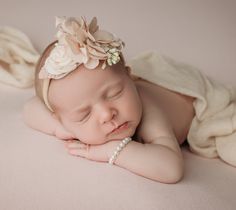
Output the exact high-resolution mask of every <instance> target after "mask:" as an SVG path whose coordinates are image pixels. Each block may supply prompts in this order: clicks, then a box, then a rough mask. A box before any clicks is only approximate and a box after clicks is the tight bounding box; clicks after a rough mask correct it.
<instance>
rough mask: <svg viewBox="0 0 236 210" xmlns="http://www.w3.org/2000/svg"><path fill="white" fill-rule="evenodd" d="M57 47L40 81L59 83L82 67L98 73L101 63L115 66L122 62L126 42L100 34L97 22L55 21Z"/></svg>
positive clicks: (47, 60)
mask: <svg viewBox="0 0 236 210" xmlns="http://www.w3.org/2000/svg"><path fill="white" fill-rule="evenodd" d="M56 28H57V33H56V38H57V40H58V43H57V45H56V46H55V48H54V49H53V50H52V52H51V54H50V55H49V57H48V58H47V59H46V62H45V64H44V66H43V67H42V69H41V71H40V73H39V78H41V79H42V78H54V79H60V78H62V77H64V76H65V75H67V74H68V73H70V72H71V71H73V70H75V69H76V68H77V67H78V66H79V65H81V64H83V65H84V66H85V67H86V68H88V69H95V68H96V67H97V66H98V65H99V61H104V62H103V64H102V68H103V69H104V68H105V67H106V64H108V65H113V64H116V63H117V62H119V61H120V57H119V54H120V52H121V49H122V48H123V47H124V42H122V41H121V40H120V39H118V38H116V37H115V36H114V35H113V34H111V33H109V32H107V31H103V30H99V27H98V25H97V18H96V17H94V18H93V19H92V20H91V22H90V23H89V24H87V22H86V20H85V18H84V17H81V18H74V17H68V18H67V17H56Z"/></svg>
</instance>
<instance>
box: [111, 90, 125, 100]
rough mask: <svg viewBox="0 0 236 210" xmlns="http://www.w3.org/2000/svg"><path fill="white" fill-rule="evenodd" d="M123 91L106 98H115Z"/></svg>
mask: <svg viewBox="0 0 236 210" xmlns="http://www.w3.org/2000/svg"><path fill="white" fill-rule="evenodd" d="M122 90H123V89H121V90H119V91H118V92H116V93H115V94H114V95H112V96H109V97H108V98H113V97H115V96H118V95H119V94H120V93H121V92H122Z"/></svg>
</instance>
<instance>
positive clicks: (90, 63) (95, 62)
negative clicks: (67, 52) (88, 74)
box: [84, 58, 99, 69]
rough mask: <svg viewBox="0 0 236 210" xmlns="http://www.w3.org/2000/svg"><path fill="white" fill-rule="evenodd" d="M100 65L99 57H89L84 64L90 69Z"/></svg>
mask: <svg viewBox="0 0 236 210" xmlns="http://www.w3.org/2000/svg"><path fill="white" fill-rule="evenodd" d="M98 65H99V60H98V59H91V58H90V59H89V60H88V62H87V63H85V64H84V66H85V67H86V68H88V69H95V68H96V67H97V66H98Z"/></svg>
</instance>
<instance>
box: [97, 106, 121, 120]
mask: <svg viewBox="0 0 236 210" xmlns="http://www.w3.org/2000/svg"><path fill="white" fill-rule="evenodd" d="M116 115H117V111H116V109H114V108H110V107H106V108H103V109H102V110H101V112H100V119H101V122H102V123H106V122H109V121H111V120H112V119H113V118H114V117H115V116H116Z"/></svg>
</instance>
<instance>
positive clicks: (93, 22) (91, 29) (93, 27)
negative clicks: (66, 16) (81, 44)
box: [89, 17, 99, 34]
mask: <svg viewBox="0 0 236 210" xmlns="http://www.w3.org/2000/svg"><path fill="white" fill-rule="evenodd" d="M98 29H99V27H98V25H97V18H96V17H94V18H93V19H92V20H91V22H90V24H89V32H90V33H91V34H94V33H95V32H96V31H97V30H98Z"/></svg>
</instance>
